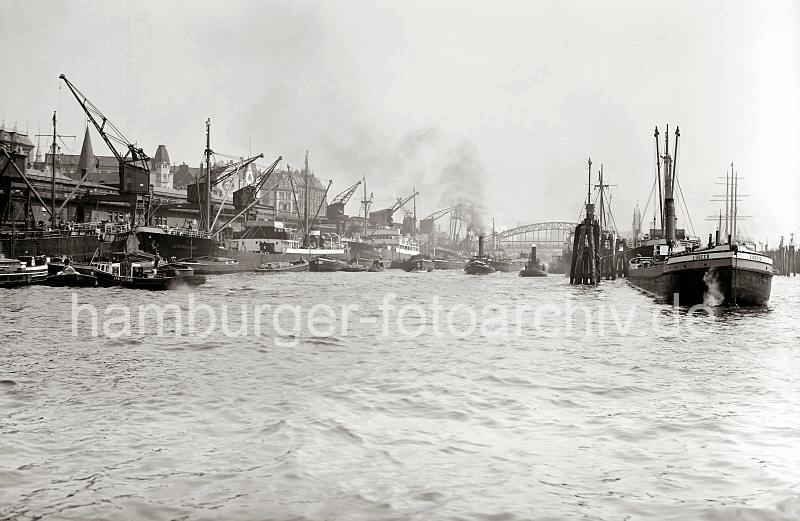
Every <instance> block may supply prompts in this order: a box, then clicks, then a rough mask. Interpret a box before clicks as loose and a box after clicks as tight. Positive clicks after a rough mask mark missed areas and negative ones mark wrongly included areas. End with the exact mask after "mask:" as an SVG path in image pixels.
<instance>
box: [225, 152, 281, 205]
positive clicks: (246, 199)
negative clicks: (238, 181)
mask: <svg viewBox="0 0 800 521" xmlns="http://www.w3.org/2000/svg"><path fill="white" fill-rule="evenodd" d="M282 159H283V157H281V156H278V159H277V160H276V161H275V162H273V163H272V164H271V165H270V166H268V167H267V168H265V169H264V170H262V171H261V172H259V174H258V175H257V176H256V177H255V178H254V179H253V181H252V182H251V183H249V184H247V185H245V186H243V187H242V188H240V189H238V190H236V191H235V192H233V207H234V208H236V211H239V210H241V209H243V208H246V207H248V206H250V205H251V204H252V203H253V202H254V201H255V200H256V198H257V197H258V195H259V192H260V191H261V188H262V187H263V186H264V184H266V182H267V180H268V179H269V177H270V176H271V175H272V173H273V172H274V171H275V168H276V167H277V166H278V163H279V162H280V161H281V160H282Z"/></svg>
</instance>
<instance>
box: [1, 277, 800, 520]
mask: <svg viewBox="0 0 800 521" xmlns="http://www.w3.org/2000/svg"><path fill="white" fill-rule="evenodd" d="M798 302H800V278H785V277H775V279H774V281H773V289H772V298H771V300H770V303H769V305H768V307H767V308H766V309H758V310H745V309H729V310H715V311H714V312H712V313H711V314H710V315H708V314H706V313H705V312H703V311H702V310H701V311H689V310H687V309H685V308H680V307H678V308H675V307H673V306H670V305H666V304H660V303H656V302H654V301H653V300H652V299H651V298H650V297H648V296H647V295H644V294H642V293H641V292H639V291H637V290H635V289H633V288H631V287H630V286H629V285H628V283H627V282H626V281H624V280H617V281H607V282H604V283H603V284H602V285H601V286H599V287H570V286H569V285H568V284H567V280H566V278H565V277H563V276H552V275H551V276H550V277H547V278H530V279H522V278H519V277H517V276H516V275H515V274H495V275H490V276H486V277H469V276H467V275H465V274H464V273H463V272H461V271H452V272H445V271H441V272H433V273H414V274H412V273H405V272H402V271H398V270H388V271H386V272H383V273H320V274H316V273H297V274H285V275H280V276H267V275H257V274H246V273H242V274H230V275H221V276H217V277H210V278H209V281H208V283H207V284H206V285H205V286H202V287H199V288H197V289H195V290H178V291H173V292H163V293H149V292H142V291H138V292H137V291H133V290H125V289H120V288H114V289H102V288H96V289H95V288H92V289H85V290H71V289H67V288H63V289H62V288H44V287H28V288H21V289H18V290H8V291H5V292H4V293H3V302H2V304H1V306H2V315H3V317H4V320H3V322H2V324H0V330H2V339H3V342H2V343H0V418H2V420H1V421H0V519H3V520H5V519H9V520H10V519H15V520H16V519H20V520H27V519H134V518H135V519H140V518H141V519H164V520H166V519H275V520H287V521H288V520H315V521H316V520H319V521H322V520H335V519H347V520H478V521H481V520H485V521H513V520H531V519H536V520H544V519H553V520H554V519H584V520H608V519H615V520H622V519H627V520H637V519H675V520H685V519H704V520H728V519H743V520H776V519H778V520H782V519H786V520H796V519H799V518H800V443H798V435H799V434H800V382H799V380H800V329H798V324H800V306H798ZM312 309H313V310H314V311H311V310H312ZM159 310H160V312H161V316H160V319H159V317H158V316H157V315H158V313H159ZM93 313H94V314H95V315H93ZM310 314H311V315H313V317H310V316H309V315H310ZM95 318H96V320H95ZM312 319H313V320H312ZM309 320H311V322H312V323H313V324H312V325H314V327H310V326H309Z"/></svg>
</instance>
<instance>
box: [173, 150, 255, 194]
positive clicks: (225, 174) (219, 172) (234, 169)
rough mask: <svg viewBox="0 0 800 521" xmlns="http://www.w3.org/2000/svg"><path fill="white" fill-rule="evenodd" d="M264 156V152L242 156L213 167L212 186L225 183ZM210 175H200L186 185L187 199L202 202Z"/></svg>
mask: <svg viewBox="0 0 800 521" xmlns="http://www.w3.org/2000/svg"><path fill="white" fill-rule="evenodd" d="M262 157H264V154H258V155H255V156H252V157H247V158H242V159H240V160H239V161H235V162H233V163H228V164H226V165H220V166H217V167H215V168H212V169H211V188H213V187H215V186H217V185H219V184H222V183H224V182H225V181H227V180H228V179H230V178H231V177H233V176H234V175H236V174H238V173H239V172H240V171H241V170H242V169H243V168H247V167H248V166H249V165H250V164H251V163H254V162H255V161H257V160H258V159H261V158H262ZM207 180H208V175H207V174H203V175H201V176H199V177H198V179H197V182H195V183H192V184H190V185H189V186H188V187H186V200H187V201H188V202H190V203H197V202H202V200H203V199H205V194H206V183H207Z"/></svg>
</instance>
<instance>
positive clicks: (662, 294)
mask: <svg viewBox="0 0 800 521" xmlns="http://www.w3.org/2000/svg"><path fill="white" fill-rule="evenodd" d="M726 253H727V252H725V253H722V254H719V253H709V254H696V255H692V256H687V257H686V258H681V257H677V258H671V259H669V261H668V262H667V263H663V264H660V265H657V266H652V267H645V268H638V269H631V270H630V271H629V280H630V283H631V284H632V285H634V286H636V287H638V288H640V289H642V290H644V291H646V292H648V293H650V294H652V295H654V296H656V297H657V298H658V299H660V300H663V301H666V302H670V303H675V302H677V303H678V305H681V306H693V305H696V304H706V305H710V306H732V305H735V306H763V305H765V304H766V303H767V302H768V301H769V297H770V293H771V291H772V265H771V262H765V261H764V260H763V259H762V257H763V256H761V255H753V254H743V256H744V258H739V256H737V254H736V253H734V252H730V253H727V254H726Z"/></svg>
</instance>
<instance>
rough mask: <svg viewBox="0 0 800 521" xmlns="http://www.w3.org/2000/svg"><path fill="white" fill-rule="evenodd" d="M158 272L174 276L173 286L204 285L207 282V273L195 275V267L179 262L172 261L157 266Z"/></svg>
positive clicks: (161, 274)
mask: <svg viewBox="0 0 800 521" xmlns="http://www.w3.org/2000/svg"><path fill="white" fill-rule="evenodd" d="M157 274H158V275H160V276H164V277H174V279H175V280H174V281H173V286H180V285H185V286H202V285H203V284H205V283H206V276H205V275H195V273H194V269H192V268H191V267H189V266H187V265H185V264H181V263H179V262H170V263H169V264H164V265H163V266H159V267H158V268H157Z"/></svg>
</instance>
